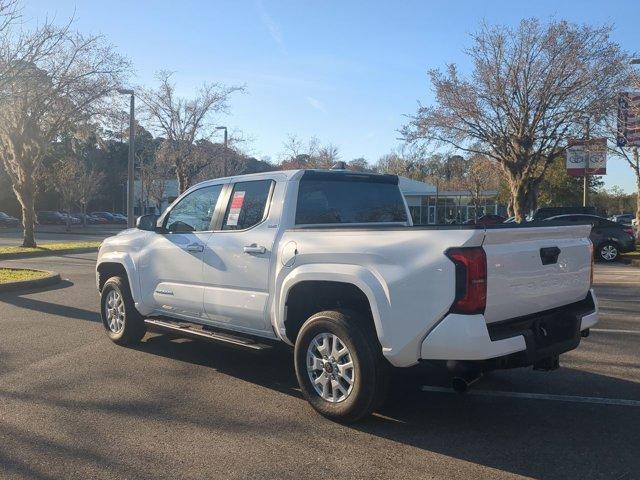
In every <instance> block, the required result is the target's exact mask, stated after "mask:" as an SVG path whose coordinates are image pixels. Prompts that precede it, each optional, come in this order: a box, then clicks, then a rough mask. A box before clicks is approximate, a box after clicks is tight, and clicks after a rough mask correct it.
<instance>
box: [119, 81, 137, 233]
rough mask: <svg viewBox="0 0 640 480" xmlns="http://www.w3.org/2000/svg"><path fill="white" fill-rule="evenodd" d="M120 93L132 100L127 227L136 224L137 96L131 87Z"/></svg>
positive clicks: (121, 90)
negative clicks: (134, 189)
mask: <svg viewBox="0 0 640 480" xmlns="http://www.w3.org/2000/svg"><path fill="white" fill-rule="evenodd" d="M118 93H120V94H122V95H130V96H131V100H130V103H129V163H128V165H127V227H129V228H132V227H133V226H134V218H133V217H134V215H133V195H134V193H133V187H134V181H135V174H134V169H133V167H134V149H135V143H136V129H135V113H134V112H135V100H134V99H135V97H134V93H133V90H131V89H130V88H118Z"/></svg>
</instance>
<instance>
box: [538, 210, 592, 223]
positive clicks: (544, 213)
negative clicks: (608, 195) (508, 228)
mask: <svg viewBox="0 0 640 480" xmlns="http://www.w3.org/2000/svg"><path fill="white" fill-rule="evenodd" d="M595 214H596V208H595V207H540V208H538V209H537V210H536V211H535V212H533V215H531V217H530V218H529V219H528V220H529V221H532V222H536V221H540V220H546V219H547V218H551V217H557V216H559V215H595Z"/></svg>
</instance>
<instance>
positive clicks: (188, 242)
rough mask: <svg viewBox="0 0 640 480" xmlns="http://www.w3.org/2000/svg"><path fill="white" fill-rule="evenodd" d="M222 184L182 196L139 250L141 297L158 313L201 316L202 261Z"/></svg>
mask: <svg viewBox="0 0 640 480" xmlns="http://www.w3.org/2000/svg"><path fill="white" fill-rule="evenodd" d="M222 188H223V184H216V185H207V186H204V187H200V188H197V189H195V190H193V191H191V192H189V193H187V194H186V195H185V196H184V197H182V198H181V199H180V200H179V201H178V202H177V203H176V204H175V205H173V206H172V207H171V210H169V211H168V212H167V214H166V215H165V217H164V219H163V229H162V231H161V232H156V233H154V234H153V235H152V236H151V237H150V238H151V241H150V243H149V245H147V246H146V247H145V248H144V249H143V251H142V252H141V253H140V260H139V266H138V268H139V270H140V283H141V289H142V299H143V302H144V303H145V304H146V305H149V306H151V307H152V308H154V310H156V311H157V312H158V313H166V314H167V315H179V316H187V317H192V318H195V319H199V318H202V317H203V316H204V313H203V305H202V296H203V287H202V261H203V257H204V254H205V249H206V247H207V242H208V240H209V237H210V236H211V231H212V227H211V223H212V220H213V216H214V212H215V211H216V204H217V202H218V200H219V199H220V193H221V191H222Z"/></svg>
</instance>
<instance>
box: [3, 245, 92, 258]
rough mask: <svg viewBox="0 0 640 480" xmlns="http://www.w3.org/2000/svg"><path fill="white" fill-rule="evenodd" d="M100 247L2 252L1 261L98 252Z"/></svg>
mask: <svg viewBox="0 0 640 480" xmlns="http://www.w3.org/2000/svg"><path fill="white" fill-rule="evenodd" d="M98 248H99V247H86V248H67V249H64V250H39V251H36V252H23V253H0V261H2V260H16V259H20V258H33V257H51V256H55V255H66V254H68V253H90V252H97V251H98Z"/></svg>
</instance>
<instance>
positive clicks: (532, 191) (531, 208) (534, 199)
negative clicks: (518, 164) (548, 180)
mask: <svg viewBox="0 0 640 480" xmlns="http://www.w3.org/2000/svg"><path fill="white" fill-rule="evenodd" d="M526 197H527V200H526V202H527V207H526V211H527V213H529V212H535V211H536V209H537V208H538V183H537V182H535V181H530V182H528V183H527V191H526Z"/></svg>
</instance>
